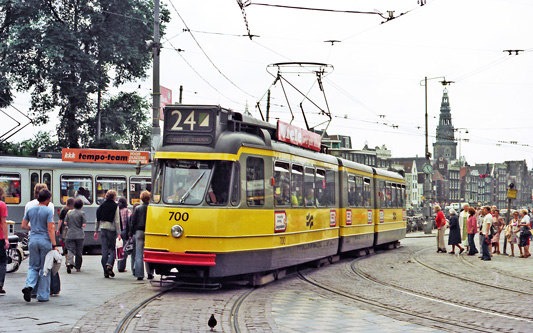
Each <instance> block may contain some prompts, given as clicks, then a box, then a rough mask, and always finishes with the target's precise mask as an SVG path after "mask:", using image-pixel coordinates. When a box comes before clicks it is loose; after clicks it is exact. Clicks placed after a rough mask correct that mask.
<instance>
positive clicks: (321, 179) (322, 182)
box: [315, 169, 327, 207]
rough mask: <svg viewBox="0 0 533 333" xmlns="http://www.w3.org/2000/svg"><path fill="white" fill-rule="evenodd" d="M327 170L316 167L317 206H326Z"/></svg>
mask: <svg viewBox="0 0 533 333" xmlns="http://www.w3.org/2000/svg"><path fill="white" fill-rule="evenodd" d="M326 200H327V199H326V170H323V169H316V173H315V201H316V205H317V207H326Z"/></svg>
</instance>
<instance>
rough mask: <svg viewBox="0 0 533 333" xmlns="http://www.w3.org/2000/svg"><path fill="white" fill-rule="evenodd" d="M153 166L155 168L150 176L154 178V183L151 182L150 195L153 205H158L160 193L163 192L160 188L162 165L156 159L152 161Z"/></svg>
mask: <svg viewBox="0 0 533 333" xmlns="http://www.w3.org/2000/svg"><path fill="white" fill-rule="evenodd" d="M153 165H154V166H155V168H154V170H152V176H153V177H154V181H153V184H152V190H153V193H152V194H153V195H152V198H151V200H152V202H153V203H160V202H161V192H162V191H163V187H162V184H163V179H162V178H163V174H164V172H163V170H164V169H163V167H162V166H163V165H164V164H162V163H159V160H158V159H156V160H154V162H153Z"/></svg>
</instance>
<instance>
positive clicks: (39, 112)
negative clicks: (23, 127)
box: [0, 0, 169, 148]
mask: <svg viewBox="0 0 533 333" xmlns="http://www.w3.org/2000/svg"><path fill="white" fill-rule="evenodd" d="M160 19H161V22H162V24H161V33H162V34H163V33H164V28H165V23H168V22H169V12H168V10H166V9H165V8H164V7H163V8H162V10H161V17H160ZM149 39H153V1H151V0H120V1H118V0H24V1H19V0H0V73H2V74H3V77H4V78H7V81H6V80H0V97H2V99H0V107H2V106H5V103H9V102H10V101H11V99H12V90H13V89H16V90H17V91H31V92H32V96H31V107H30V113H31V115H32V116H33V120H34V124H36V125H40V124H44V123H46V122H48V119H49V116H48V114H49V113H50V112H51V111H52V110H58V111H59V121H60V124H59V126H58V139H59V144H60V146H63V147H71V148H76V147H79V145H80V128H81V127H83V123H84V122H86V121H88V120H89V119H91V118H92V117H94V116H95V112H96V111H95V109H96V103H95V102H94V100H95V99H97V98H98V99H99V97H100V96H101V95H102V94H104V93H105V92H106V91H107V90H108V89H109V88H110V86H111V85H113V86H119V85H120V84H123V83H124V82H128V81H133V80H135V79H139V78H145V77H146V76H147V69H148V68H149V67H150V60H151V58H150V53H149V52H148V51H147V49H146V47H145V41H146V40H149ZM1 103H3V104H1Z"/></svg>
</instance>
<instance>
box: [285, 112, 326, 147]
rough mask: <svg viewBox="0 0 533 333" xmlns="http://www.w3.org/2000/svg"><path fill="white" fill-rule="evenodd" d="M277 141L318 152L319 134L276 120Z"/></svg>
mask: <svg viewBox="0 0 533 333" xmlns="http://www.w3.org/2000/svg"><path fill="white" fill-rule="evenodd" d="M278 140H279V141H283V142H287V143H291V144H293V145H296V146H300V147H303V148H307V149H312V150H316V151H320V134H317V133H314V132H311V131H307V130H304V129H302V128H300V127H296V126H293V125H291V124H287V123H285V122H283V121H280V120H278Z"/></svg>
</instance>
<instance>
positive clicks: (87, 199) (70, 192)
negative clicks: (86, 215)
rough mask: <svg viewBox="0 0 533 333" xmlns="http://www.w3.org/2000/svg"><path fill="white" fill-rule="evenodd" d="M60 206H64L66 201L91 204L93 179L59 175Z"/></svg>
mask: <svg viewBox="0 0 533 333" xmlns="http://www.w3.org/2000/svg"><path fill="white" fill-rule="evenodd" d="M60 183H61V191H60V199H61V204H63V205H65V204H66V203H67V199H68V198H69V197H70V198H76V199H81V200H82V201H83V203H84V204H86V205H90V204H92V203H93V179H92V177H91V176H77V175H61V177H60Z"/></svg>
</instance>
